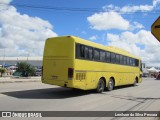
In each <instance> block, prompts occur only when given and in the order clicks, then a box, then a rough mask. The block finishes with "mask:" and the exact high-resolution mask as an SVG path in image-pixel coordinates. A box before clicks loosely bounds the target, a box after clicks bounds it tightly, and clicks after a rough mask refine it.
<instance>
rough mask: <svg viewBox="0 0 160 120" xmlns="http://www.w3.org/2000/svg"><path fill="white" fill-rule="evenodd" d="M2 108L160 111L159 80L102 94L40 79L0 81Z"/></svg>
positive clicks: (18, 109) (149, 118) (119, 119)
mask: <svg viewBox="0 0 160 120" xmlns="http://www.w3.org/2000/svg"><path fill="white" fill-rule="evenodd" d="M0 111H160V80H154V79H153V78H144V79H143V82H142V83H140V84H138V85H137V86H135V87H133V86H123V87H118V88H116V89H115V90H113V91H110V92H108V91H105V92H104V93H102V94H97V93H95V91H93V90H91V91H81V90H73V89H68V88H62V87H57V86H53V85H47V84H43V83H41V82H18V83H17V82H13V83H0ZM0 119H2V118H0ZM4 119H5V118H4ZM15 119H16V118H15ZM47 119H49V118H47ZM50 119H53V118H50ZM55 119H60V120H62V119H65V120H66V119H68V120H72V119H73V120H74V119H75V118H73V117H72V118H63V117H62V118H60V117H59V118H55ZM78 119H85V118H82V117H80V118H78ZM86 119H87V120H90V119H91V120H95V119H96V120H102V119H104V120H106V119H112V120H123V119H124V120H130V119H140V120H146V119H148V120H158V119H159V118H154V117H147V118H146V117H141V118H139V117H136V118H133V117H132V118H129V117H118V118H117V117H112V118H108V117H94V118H93V117H88V118H86Z"/></svg>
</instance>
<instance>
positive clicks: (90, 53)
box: [88, 47, 93, 60]
mask: <svg viewBox="0 0 160 120" xmlns="http://www.w3.org/2000/svg"><path fill="white" fill-rule="evenodd" d="M88 52H89V59H90V60H92V59H93V48H91V47H89V50H88Z"/></svg>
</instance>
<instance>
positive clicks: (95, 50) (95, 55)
mask: <svg viewBox="0 0 160 120" xmlns="http://www.w3.org/2000/svg"><path fill="white" fill-rule="evenodd" d="M94 60H98V61H99V50H98V49H94Z"/></svg>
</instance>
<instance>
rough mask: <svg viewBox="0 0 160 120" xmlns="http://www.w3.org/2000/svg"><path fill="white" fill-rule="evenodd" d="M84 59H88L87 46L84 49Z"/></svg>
mask: <svg viewBox="0 0 160 120" xmlns="http://www.w3.org/2000/svg"><path fill="white" fill-rule="evenodd" d="M84 58H85V59H89V50H88V47H87V46H85V47H84Z"/></svg>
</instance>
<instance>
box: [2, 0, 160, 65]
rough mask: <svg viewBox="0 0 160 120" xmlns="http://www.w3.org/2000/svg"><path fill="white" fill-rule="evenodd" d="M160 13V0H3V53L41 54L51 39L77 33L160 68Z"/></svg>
mask: <svg viewBox="0 0 160 120" xmlns="http://www.w3.org/2000/svg"><path fill="white" fill-rule="evenodd" d="M159 15H160V0H132V1H128V0H67V1H66V0H0V56H1V57H4V56H6V57H20V56H21V57H34V56H35V57H41V56H43V49H44V43H45V40H46V39H47V38H49V37H56V36H65V35H74V36H77V37H80V38H83V39H86V40H89V41H92V42H95V43H99V44H102V45H105V46H115V47H119V48H122V49H125V50H127V51H129V52H130V53H132V54H134V55H137V56H139V57H140V58H141V59H142V61H143V62H144V63H146V64H147V65H148V66H160V43H159V42H158V40H157V39H156V38H155V37H154V36H153V35H152V34H151V25H152V24H153V23H154V21H155V20H156V19H157V18H158V17H159Z"/></svg>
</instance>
